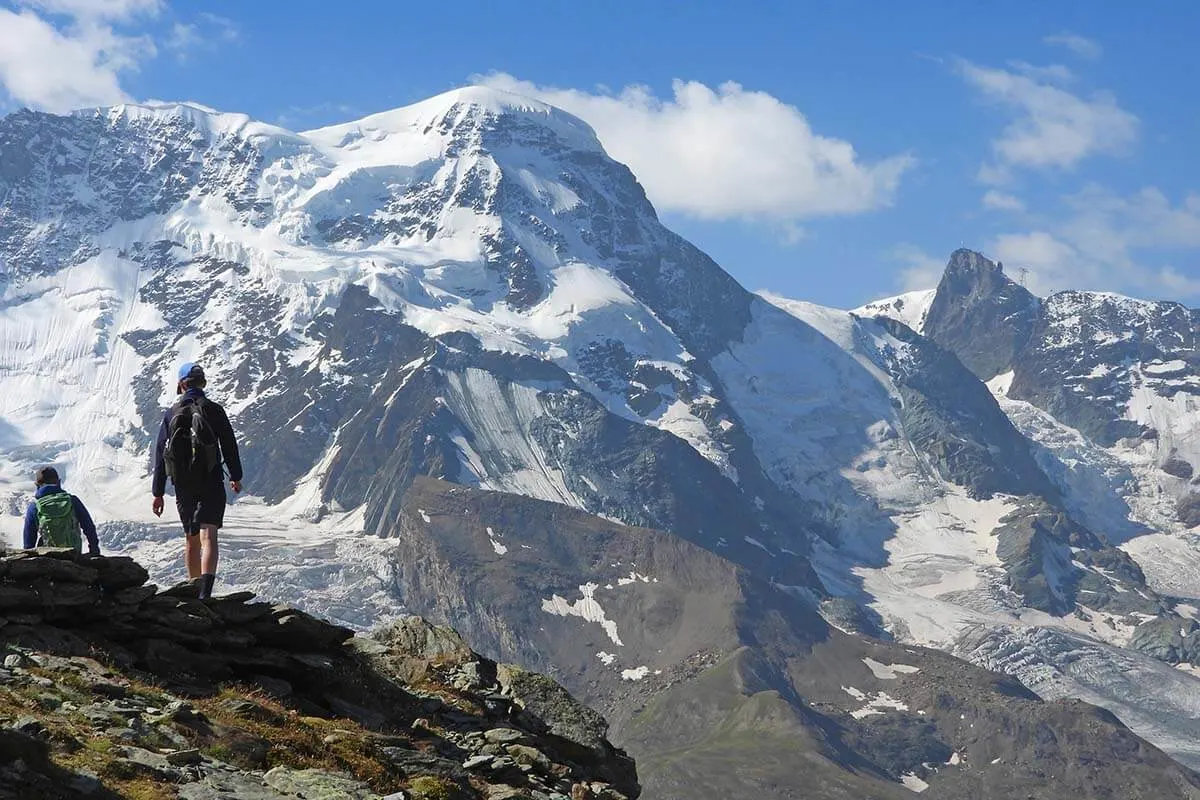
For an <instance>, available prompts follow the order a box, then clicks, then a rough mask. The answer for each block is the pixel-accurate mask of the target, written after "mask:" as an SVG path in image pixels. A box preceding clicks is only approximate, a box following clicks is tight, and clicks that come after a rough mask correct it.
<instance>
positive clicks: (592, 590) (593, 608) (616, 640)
mask: <svg viewBox="0 0 1200 800" xmlns="http://www.w3.org/2000/svg"><path fill="white" fill-rule="evenodd" d="M599 588H600V586H599V585H598V584H595V583H585V584H583V585H582V586H580V587H579V593H580V594H581V595H582V597H581V598H580V599H579V600H576V601H574V602H571V601H569V600H567V599H566V598H565V597H560V596H558V595H557V594H556V595H554V596H553V597H550V598H548V599H544V600H542V611H545V612H546V613H547V614H554V615H555V616H559V617H579V618H581V619H583V620H585V621H587V622H595V623H597V624H598V625H600V627H601V628H603V629H604V633H605V634H607V635H608V638H609V639H611V640H612V643H613V644H615V645H617V646H618V647H624V646H625V643H624V642H622V641H621V637H620V636H619V635H618V634H617V623H615V622H613V621H612V620H610V619H608V617H607V616H606V615H605V613H604V609H603V608H602V607H601V606H600V603H598V602H597V601H596V590H597V589H599Z"/></svg>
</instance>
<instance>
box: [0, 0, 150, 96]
mask: <svg viewBox="0 0 1200 800" xmlns="http://www.w3.org/2000/svg"><path fill="white" fill-rule="evenodd" d="M59 2H61V5H62V6H63V7H64V8H65V7H66V6H69V5H71V3H69V2H65V0H59ZM81 4H82V3H81ZM102 5H116V4H102ZM126 5H128V4H126ZM116 11H117V9H115V8H114V9H109V13H116ZM96 13H98V12H96V11H95V10H93V12H92V15H91V16H89V17H87V18H80V19H78V20H76V22H75V23H73V24H72V25H71V26H70V27H68V28H67V29H66V30H63V31H60V30H59V29H58V28H56V27H55V26H54V25H52V24H50V23H49V22H47V21H46V20H45V19H43V18H42V17H40V16H38V15H37V14H36V13H34V12H33V11H31V10H29V9H25V10H22V11H19V12H14V11H10V10H8V9H2V8H0V87H2V88H3V89H4V90H5V91H6V92H7V93H8V95H9V96H10V97H11V98H12V99H13V100H15V101H17V102H18V103H22V104H25V105H29V106H33V107H35V108H41V109H45V110H48V111H56V112H64V111H69V110H71V109H73V108H79V107H81V106H90V105H105V104H110V103H119V102H122V101H124V100H126V99H128V97H127V95H126V94H125V92H124V91H123V90H122V89H121V83H120V78H119V74H120V73H121V72H123V71H126V70H130V69H134V68H135V67H136V66H137V64H138V62H140V61H141V60H142V59H144V58H148V57H150V56H153V55H154V44H153V42H151V41H150V39H148V38H146V37H144V36H124V35H121V34H118V33H117V32H116V31H115V30H113V28H112V27H111V26H110V25H108V24H106V23H103V22H100V21H99V19H98V18H97V17H96Z"/></svg>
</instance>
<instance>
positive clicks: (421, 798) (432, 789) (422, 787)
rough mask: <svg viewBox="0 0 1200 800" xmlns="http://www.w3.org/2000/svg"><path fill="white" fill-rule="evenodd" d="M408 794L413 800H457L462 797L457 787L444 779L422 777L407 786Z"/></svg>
mask: <svg viewBox="0 0 1200 800" xmlns="http://www.w3.org/2000/svg"><path fill="white" fill-rule="evenodd" d="M408 793H409V795H411V796H412V798H413V800H457V799H458V798H460V797H462V792H461V791H459V788H458V786H456V785H455V784H453V783H451V782H450V781H448V780H446V779H444V778H435V777H433V776H431V775H422V776H421V777H419V778H413V779H412V781H411V782H410V783H409V784H408Z"/></svg>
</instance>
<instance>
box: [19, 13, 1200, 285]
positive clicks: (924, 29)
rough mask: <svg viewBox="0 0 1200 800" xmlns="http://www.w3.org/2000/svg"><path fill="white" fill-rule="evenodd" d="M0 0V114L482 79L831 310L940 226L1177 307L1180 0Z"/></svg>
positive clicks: (662, 205)
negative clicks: (583, 137) (593, 134)
mask: <svg viewBox="0 0 1200 800" xmlns="http://www.w3.org/2000/svg"><path fill="white" fill-rule="evenodd" d="M1148 7H1151V8H1153V9H1154V10H1153V12H1152V13H1151V12H1150V11H1146V10H1137V9H1134V7H1133V6H1132V5H1130V4H1125V3H1117V2H1093V3H1087V4H1083V3H1071V4H1068V3H1056V4H1047V3H1024V2H1009V3H1003V4H997V3H993V4H982V3H945V2H936V3H935V2H928V3H918V2H909V3H891V2H877V3H866V2H851V1H850V0H845V1H843V2H832V0H831V1H829V2H810V3H801V2H790V3H785V2H758V3H753V4H740V5H734V4H729V3H723V2H675V1H674V0H671V1H670V2H657V3H644V2H612V1H610V2H605V3H580V2H568V1H567V0H558V1H557V2H551V1H549V0H529V1H528V2H520V3H516V2H512V3H500V2H495V1H494V0H493V2H476V1H475V0H459V2H455V3H453V4H449V3H442V4H437V3H407V2H369V1H366V0H363V1H360V2H354V3H343V4H340V5H331V4H329V3H326V2H320V3H318V2H315V1H313V0H293V1H292V2H287V3H284V2H275V1H274V0H269V1H268V0H261V1H260V2H253V3H247V2H240V1H239V2H233V1H232V0H227V1H225V2H206V3H200V2H182V1H180V0H176V1H175V2H171V1H170V0H21V1H19V2H15V1H14V0H0V103H2V104H3V105H2V106H0V110H11V109H13V108H16V107H20V106H22V105H28V106H32V107H35V108H45V109H47V110H54V111H61V110H65V109H67V108H70V107H75V106H81V105H99V104H108V103H112V102H118V101H120V100H122V99H135V100H144V99H152V98H153V99H169V100H193V101H197V102H200V103H203V104H205V105H209V106H213V107H216V108H219V109H222V110H229V111H241V112H245V113H248V114H250V115H251V116H254V117H256V118H259V119H262V120H265V121H269V122H274V123H278V124H282V125H284V126H286V127H290V128H293V129H297V130H303V129H307V128H311V127H317V126H320V125H323V124H329V123H332V122H339V121H345V120H348V119H352V118H354V117H357V116H362V115H365V114H367V113H371V112H375V111H379V110H383V109H386V108H391V107H395V106H399V105H404V104H407V103H410V102H414V101H416V100H420V99H422V98H424V97H427V96H430V95H433V94H436V93H438V92H441V91H444V90H447V89H451V88H454V87H456V86H460V85H463V84H465V83H467V82H470V81H472V80H478V79H480V77H481V76H482V79H484V80H487V81H488V82H491V83H494V84H496V85H501V86H505V87H507V88H516V89H518V90H520V91H524V92H528V93H531V94H537V95H539V96H541V97H542V98H544V99H547V100H549V101H551V102H554V103H556V104H559V105H563V106H564V107H566V108H567V109H568V110H570V111H572V112H573V113H577V114H579V115H580V116H582V117H583V118H584V119H586V120H587V121H588V122H589V123H591V124H592V125H593V127H595V128H596V130H597V132H598V133H599V135H600V138H601V141H602V142H604V144H605V146H606V147H607V148H608V149H609V151H610V152H611V153H612V154H613V155H614V156H616V157H618V158H620V159H621V160H623V161H625V162H626V163H629V164H630V165H631V166H632V167H633V168H634V171H635V173H637V174H638V176H639V179H641V180H642V182H643V185H645V186H646V189H647V192H648V194H649V195H650V197H651V199H652V200H653V201H654V202H655V204H656V206H657V207H658V208H659V211H660V214H661V216H662V217H663V218H664V220H665V221H666V222H667V223H668V224H669V225H670V226H671V227H672V228H674V229H675V230H677V231H679V232H680V233H681V234H683V235H684V236H686V237H687V238H689V239H690V240H692V241H693V242H695V243H696V244H698V245H699V246H701V247H702V248H703V249H705V250H706V251H708V252H709V253H710V254H711V255H713V256H714V257H715V258H716V259H717V260H718V261H719V262H720V263H721V264H722V265H723V266H724V267H725V268H726V269H727V270H728V271H729V272H731V273H732V274H733V275H734V276H735V277H737V278H738V279H739V280H740V281H741V282H742V283H744V284H745V285H746V286H748V287H749V288H752V289H762V288H765V289H770V290H773V291H776V292H779V293H781V294H785V295H789V296H792V297H800V298H804V299H809V300H813V301H816V302H820V303H825V304H829V305H837V306H843V307H849V306H854V305H857V304H859V303H861V302H864V301H866V300H869V299H873V298H876V297H879V296H882V295H886V294H890V293H894V292H896V291H900V290H903V289H907V288H922V287H928V286H932V285H934V283H935V282H936V280H937V275H938V273H939V272H940V268H941V265H942V264H944V262H945V260H946V257H947V256H948V254H949V253H950V251H951V250H953V249H954V248H956V247H959V246H963V245H965V246H968V247H972V248H975V249H981V250H983V251H984V252H986V253H988V254H989V255H992V256H993V257H997V258H1000V259H1002V260H1003V261H1004V262H1005V264H1006V266H1007V267H1008V268H1009V270H1010V272H1013V273H1015V272H1016V268H1017V267H1025V268H1026V269H1027V270H1028V273H1027V280H1028V282H1029V284H1030V285H1031V287H1032V288H1034V289H1035V290H1036V291H1040V292H1043V293H1044V292H1048V291H1051V290H1054V289H1060V288H1067V287H1071V288H1094V289H1107V290H1113V291H1120V292H1124V293H1127V294H1133V295H1137V296H1145V297H1154V298H1164V299H1175V300H1180V301H1183V302H1186V303H1188V304H1190V305H1193V306H1196V305H1200V174H1197V173H1198V170H1197V168H1196V159H1195V157H1194V150H1195V143H1196V142H1197V141H1200V104H1197V103H1196V102H1195V86H1196V85H1197V78H1198V77H1200V75H1198V74H1197V73H1200V58H1198V57H1197V56H1196V55H1195V51H1194V41H1193V39H1194V34H1195V32H1196V31H1197V30H1200V6H1196V5H1195V4H1193V3H1186V2H1160V3H1154V4H1148Z"/></svg>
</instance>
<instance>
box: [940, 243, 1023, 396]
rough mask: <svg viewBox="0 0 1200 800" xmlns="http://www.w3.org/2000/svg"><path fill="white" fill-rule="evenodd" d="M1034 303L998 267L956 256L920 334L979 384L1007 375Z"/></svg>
mask: <svg viewBox="0 0 1200 800" xmlns="http://www.w3.org/2000/svg"><path fill="white" fill-rule="evenodd" d="M1038 307H1039V304H1038V299H1037V298H1036V297H1034V296H1033V295H1032V294H1030V293H1029V292H1028V291H1027V290H1026V289H1025V287H1023V286H1020V285H1018V284H1016V283H1014V282H1013V281H1011V280H1009V279H1008V277H1006V276H1005V274H1004V269H1003V267H1002V266H1001V265H1000V264H999V263H993V262H991V261H989V260H988V259H986V258H984V257H983V256H982V255H981V254H979V253H976V252H974V251H971V250H965V249H960V250H955V251H954V252H953V253H952V254H951V255H950V263H949V264H948V265H947V267H946V272H945V274H944V275H943V276H942V281H941V283H940V284H939V285H938V288H937V294H936V295H935V296H934V298H933V303H932V305H930V307H929V312H928V315H927V316H926V318H925V330H924V334H925V335H926V336H928V337H929V338H930V339H933V340H934V341H935V342H937V343H938V344H940V345H942V346H943V347H945V348H947V349H948V350H952V351H953V352H955V353H956V354H957V355H958V357H959V359H960V360H961V361H962V362H963V364H965V365H966V366H967V368H968V369H970V370H971V371H972V372H974V373H975V374H976V375H978V376H979V378H980V379H982V380H985V381H986V380H989V379H990V378H992V377H993V376H995V375H999V374H1000V373H1002V372H1006V371H1007V370H1009V369H1010V368H1011V367H1012V363H1013V361H1014V359H1015V358H1016V356H1017V354H1018V353H1019V352H1021V350H1022V348H1024V347H1025V345H1026V344H1027V343H1028V341H1029V337H1030V336H1031V335H1032V333H1033V329H1034V324H1035V322H1036V320H1037V314H1038Z"/></svg>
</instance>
